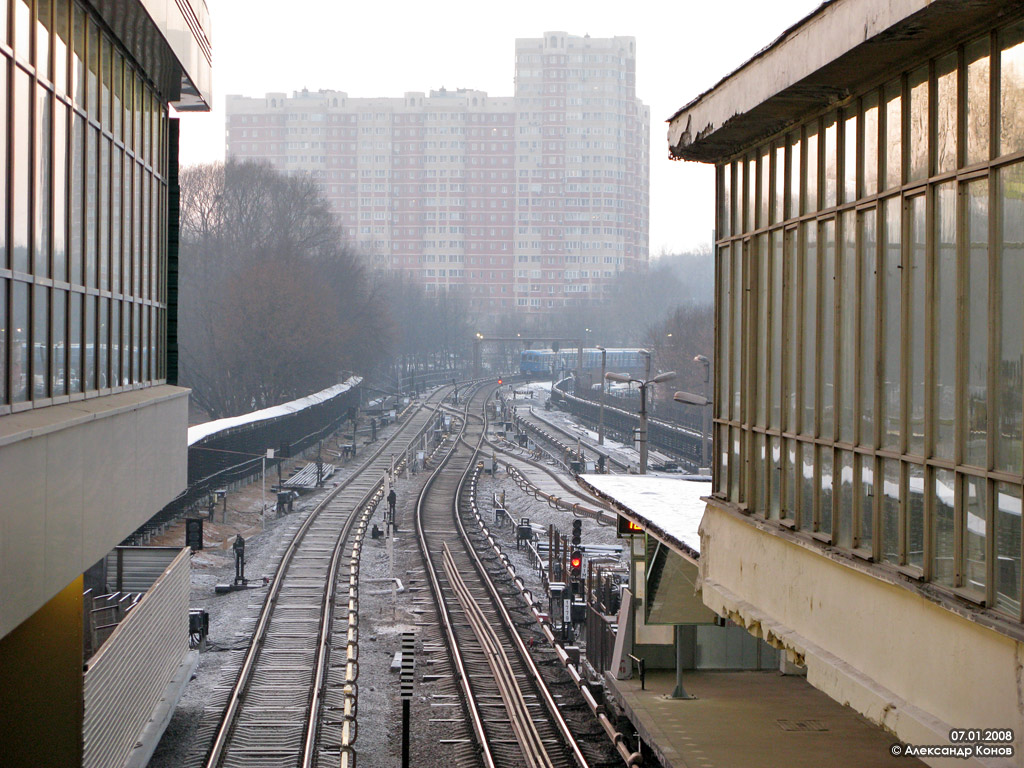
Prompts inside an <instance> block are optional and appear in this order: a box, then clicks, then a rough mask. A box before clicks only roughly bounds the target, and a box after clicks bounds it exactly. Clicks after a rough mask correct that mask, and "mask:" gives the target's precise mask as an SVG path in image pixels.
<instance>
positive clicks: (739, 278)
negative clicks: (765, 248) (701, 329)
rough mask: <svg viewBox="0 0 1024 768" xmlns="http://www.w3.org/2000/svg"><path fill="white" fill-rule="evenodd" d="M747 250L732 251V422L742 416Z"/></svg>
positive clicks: (735, 249)
mask: <svg viewBox="0 0 1024 768" xmlns="http://www.w3.org/2000/svg"><path fill="white" fill-rule="evenodd" d="M747 248H749V245H747V244H744V245H743V248H742V249H741V248H738V247H734V248H733V249H732V270H731V274H732V301H731V302H730V304H731V309H732V320H731V321H730V323H729V327H730V328H731V330H732V343H731V344H730V350H729V351H730V353H731V354H732V363H731V364H730V369H731V370H732V418H733V420H736V421H739V420H741V419H742V418H743V416H744V414H743V412H742V411H741V410H740V394H741V392H742V386H741V385H742V376H743V373H744V370H743V368H742V366H741V363H740V361H741V354H742V352H743V339H742V330H743V299H744V296H743V293H744V291H743V262H742V260H741V257H742V256H743V255H744V254H743V251H744V250H746V249H747Z"/></svg>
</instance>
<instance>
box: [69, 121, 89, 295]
mask: <svg viewBox="0 0 1024 768" xmlns="http://www.w3.org/2000/svg"><path fill="white" fill-rule="evenodd" d="M71 120H72V136H71V146H70V148H69V150H68V151H69V153H70V155H71V195H70V198H71V201H70V210H69V211H68V225H69V229H68V232H69V234H68V247H69V250H70V252H71V253H70V259H69V263H70V265H71V276H70V280H71V282H72V283H76V284H78V285H83V284H84V283H83V282H82V281H83V271H82V267H83V259H82V246H83V239H84V233H83V224H84V219H85V210H84V199H83V194H84V190H85V120H84V118H82V116H81V115H79V114H77V113H75V114H73V115H72V118H71Z"/></svg>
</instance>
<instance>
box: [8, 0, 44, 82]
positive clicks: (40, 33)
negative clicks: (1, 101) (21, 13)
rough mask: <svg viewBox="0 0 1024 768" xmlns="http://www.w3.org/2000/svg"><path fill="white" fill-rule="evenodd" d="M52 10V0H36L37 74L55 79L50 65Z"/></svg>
mask: <svg viewBox="0 0 1024 768" xmlns="http://www.w3.org/2000/svg"><path fill="white" fill-rule="evenodd" d="M5 6H6V3H5ZM51 11H52V9H51V7H50V0H36V58H35V62H36V75H37V76H38V77H41V78H44V79H46V80H50V81H52V80H53V69H52V67H51V66H50V30H51V29H52V28H53V24H52V22H51V19H50V13H51Z"/></svg>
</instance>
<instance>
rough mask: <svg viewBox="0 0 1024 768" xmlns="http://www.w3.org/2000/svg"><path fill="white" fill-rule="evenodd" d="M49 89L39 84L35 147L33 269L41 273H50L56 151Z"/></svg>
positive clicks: (47, 274)
mask: <svg viewBox="0 0 1024 768" xmlns="http://www.w3.org/2000/svg"><path fill="white" fill-rule="evenodd" d="M50 118H51V101H50V92H49V91H47V90H46V89H45V88H43V87H37V88H36V134H35V139H36V147H35V149H36V151H35V163H34V165H35V169H34V175H35V190H34V192H35V205H34V209H35V224H34V229H33V242H34V248H33V251H34V253H35V258H34V259H33V265H32V271H33V272H34V273H35V274H36V275H38V276H40V277H49V276H50V192H51V191H52V188H51V186H50V157H51V155H52V152H53V147H52V143H53V138H52V133H51V125H50Z"/></svg>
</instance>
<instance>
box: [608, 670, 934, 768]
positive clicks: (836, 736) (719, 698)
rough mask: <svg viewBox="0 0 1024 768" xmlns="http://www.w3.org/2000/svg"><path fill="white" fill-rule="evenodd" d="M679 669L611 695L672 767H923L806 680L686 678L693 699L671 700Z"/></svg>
mask: <svg viewBox="0 0 1024 768" xmlns="http://www.w3.org/2000/svg"><path fill="white" fill-rule="evenodd" d="M675 681H676V676H675V671H674V670H650V671H648V672H647V675H646V684H645V687H646V690H641V689H640V679H639V677H635V678H633V679H630V680H616V679H615V678H614V676H613V675H612V674H610V673H608V672H606V673H605V682H606V684H607V685H608V694H609V695H611V696H613V697H614V698H615V699H616V701H617V702H618V703H619V705H620V706H621V708H622V709H623V710H624V711H625V713H626V715H627V717H628V718H629V720H630V721H631V722H632V723H633V726H634V727H635V728H636V730H637V732H638V733H639V734H640V737H641V738H642V739H643V740H644V742H645V743H646V744H647V745H648V746H649V747H650V748H651V750H652V751H653V752H654V754H655V756H656V757H657V758H658V759H659V760H660V761H661V763H662V765H663V766H665V768H736V766H743V768H777V767H778V766H783V765H784V766H787V768H820V766H823V765H827V766H830V768H863V766H872V767H873V768H886V767H887V766H892V767H893V768H895V767H896V766H901V767H902V768H910V767H911V766H923V765H924V763H922V762H921V761H920V760H917V759H916V758H908V757H893V755H892V752H891V751H890V748H891V747H892V745H893V744H896V743H897V741H898V740H897V739H896V738H895V737H894V736H892V735H890V734H888V733H886V732H885V731H884V730H882V729H881V728H879V727H878V726H876V725H874V724H872V723H870V722H869V721H868V720H866V719H865V718H863V717H862V716H860V715H859V714H857V713H856V712H854V711H853V710H852V709H850V708H849V707H844V706H842V705H841V704H839V703H838V702H836V701H834V700H832V699H830V698H829V697H828V696H826V695H825V694H824V693H822V692H821V691H819V690H817V689H815V688H813V687H812V686H811V685H809V684H808V683H807V681H806V680H804V679H803V678H802V677H798V676H790V675H781V674H779V673H778V672H701V671H691V672H687V673H686V674H685V675H684V676H683V686H684V687H685V689H686V692H687V693H688V694H690V695H691V696H696V698H695V699H690V700H676V699H669V698H667V697H668V696H669V695H670V694H671V693H672V690H673V689H674V688H675Z"/></svg>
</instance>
